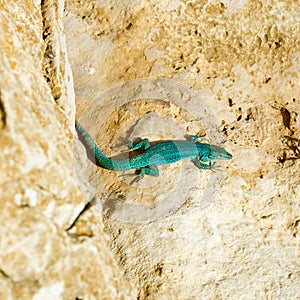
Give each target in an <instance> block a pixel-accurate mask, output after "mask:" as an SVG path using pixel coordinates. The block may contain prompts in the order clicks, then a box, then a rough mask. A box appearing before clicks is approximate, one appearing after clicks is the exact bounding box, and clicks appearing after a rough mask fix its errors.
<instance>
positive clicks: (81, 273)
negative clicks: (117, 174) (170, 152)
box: [0, 1, 134, 300]
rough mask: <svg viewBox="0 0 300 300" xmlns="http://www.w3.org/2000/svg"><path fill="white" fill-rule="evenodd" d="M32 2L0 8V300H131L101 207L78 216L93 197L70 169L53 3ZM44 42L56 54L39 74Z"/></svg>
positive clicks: (68, 96)
mask: <svg viewBox="0 0 300 300" xmlns="http://www.w3.org/2000/svg"><path fill="white" fill-rule="evenodd" d="M38 2H39V1H6V2H5V3H4V2H3V1H1V3H0V9H1V14H0V31H1V36H0V49H1V51H0V74H1V76H0V151H1V155H0V169H1V172H0V174H1V175H0V191H1V202H0V228H1V230H0V286H1V290H0V299H36V300H37V299H104V298H106V299H126V298H127V299H132V298H133V297H134V293H133V292H132V291H131V288H130V286H129V284H128V283H127V282H126V281H125V280H124V278H123V276H122V272H121V271H120V270H119V268H118V267H117V265H116V264H115V262H114V260H113V258H112V255H111V254H110V250H109V249H108V247H107V238H106V237H105V235H104V233H103V225H102V221H101V211H100V210H98V209H97V208H96V207H92V208H89V209H86V210H85V211H83V210H84V208H85V206H86V202H87V199H88V198H89V197H90V196H91V195H92V194H93V192H92V191H91V190H90V188H88V185H86V191H85V194H86V196H87V199H86V198H85V197H84V193H83V190H82V189H80V184H79V182H78V179H77V178H78V177H77V175H76V173H75V171H74V160H75V159H76V160H77V161H78V162H80V159H77V158H76V155H77V154H78V153H80V151H79V150H78V151H77V152H76V151H74V149H75V150H76V149H79V147H78V143H77V142H76V141H77V136H75V135H74V133H73V132H74V129H73V125H72V129H70V128H71V127H70V124H71V123H72V124H73V123H74V117H73V118H72V114H73V116H74V114H75V111H74V97H73V98H72V93H73V87H72V78H71V77H69V78H68V76H67V75H66V74H68V71H66V70H68V69H70V67H69V65H68V62H67V59H66V53H65V52H64V51H63V49H64V47H65V44H63V40H64V36H63V33H62V31H61V30H59V26H58V27H56V25H57V24H59V23H61V19H59V18H60V15H59V13H56V14H55V13H53V11H51V10H53V9H54V10H55V9H57V6H59V7H61V6H63V1H60V2H59V3H58V2H57V1H55V3H54V1H53V3H51V1H43V3H42V4H41V3H38ZM47 5H48V6H47ZM56 5H57V6H56ZM47 9H49V10H48V11H47ZM57 12H58V11H57ZM44 15H47V16H49V15H51V16H52V19H51V18H50V19H47V22H45V20H44V19H43V16H44ZM46 23H47V26H49V27H50V29H49V28H48V30H47V35H48V37H49V36H50V35H51V34H53V35H54V38H51V39H43V37H44V38H45V35H44V36H43V34H44V33H45V31H44V30H45V27H44V26H43V25H45V24H46ZM55 30H56V31H55ZM54 31H55V32H54ZM57 36H60V38H59V39H57ZM54 41H56V42H57V43H56V42H54ZM51 43H52V44H51ZM50 44H51V45H50ZM50 46H51V47H52V49H53V52H52V54H53V53H54V54H55V55H57V53H59V54H60V55H61V56H60V58H58V57H55V55H54V56H51V59H52V60H54V61H55V64H54V65H55V67H56V69H55V70H54V71H53V66H54V65H52V69H51V68H48V71H49V72H47V76H45V74H46V73H45V69H44V67H45V66H46V65H47V64H48V63H49V61H46V60H45V51H46V49H48V48H49V47H50ZM48 66H49V65H48ZM50 69H51V70H50ZM52 71H53V72H52ZM53 74H55V76H56V77H55V76H54V75H53ZM50 81H51V84H49V82H50ZM55 87H57V88H60V87H62V89H61V92H60V93H59V97H56V96H57V95H58V94H56V92H57V91H58V90H55ZM55 100H57V102H55ZM68 102H69V103H68ZM72 107H73V108H72ZM70 111H72V113H70ZM67 117H68V118H67ZM67 124H68V125H67ZM79 164H80V163H79ZM77 165H78V164H77ZM82 186H83V185H82ZM79 215H80V220H78V216H79Z"/></svg>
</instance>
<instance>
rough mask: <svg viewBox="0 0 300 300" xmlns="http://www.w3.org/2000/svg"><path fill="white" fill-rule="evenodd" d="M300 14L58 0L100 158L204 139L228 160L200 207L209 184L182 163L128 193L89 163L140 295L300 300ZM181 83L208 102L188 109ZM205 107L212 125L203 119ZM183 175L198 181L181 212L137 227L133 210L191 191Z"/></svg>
mask: <svg viewBox="0 0 300 300" xmlns="http://www.w3.org/2000/svg"><path fill="white" fill-rule="evenodd" d="M299 12H300V8H299V3H298V2H297V1H280V2H278V1H272V0H268V1H251V0H250V1H158V0H148V1H147V0H137V1H122V3H118V4H117V3H116V2H115V1H109V0H107V1H92V0H91V1H74V0H69V1H66V7H65V17H64V26H65V30H66V39H67V45H68V46H67V47H68V53H69V57H70V63H71V66H72V70H73V76H74V83H75V86H74V88H75V94H76V107H77V116H78V118H79V119H80V118H82V122H83V123H85V125H86V126H87V127H88V129H89V131H90V133H91V135H92V136H93V137H94V138H95V141H96V142H97V144H98V145H99V147H100V149H101V150H103V152H105V153H106V154H108V155H109V154H115V153H117V152H118V150H116V149H115V148H114V147H115V146H116V145H118V144H122V143H123V144H124V143H126V140H127V139H131V138H134V137H136V136H140V137H148V138H150V139H157V138H158V139H166V138H184V133H187V134H199V133H200V134H206V136H205V138H207V139H208V141H209V142H211V143H216V142H217V143H223V144H222V145H223V146H224V147H225V148H226V149H228V150H229V152H231V153H232V154H233V160H231V161H229V162H227V163H226V164H222V165H221V166H223V167H222V168H221V173H219V174H221V175H220V181H219V182H218V185H217V190H216V191H215V195H214V197H207V198H206V199H203V198H205V197H204V196H205V195H206V196H207V195H211V194H205V193H204V196H203V194H201V192H202V191H203V190H205V185H206V180H207V178H210V177H208V176H209V175H205V173H204V172H201V174H199V171H198V175H197V172H196V173H192V172H193V167H194V166H193V165H191V164H189V163H188V162H187V163H179V164H176V165H172V166H166V167H162V168H160V171H161V174H163V177H162V178H158V179H157V181H155V179H153V178H145V179H144V180H145V181H142V182H139V183H138V184H136V185H133V186H130V185H129V184H128V182H129V180H127V178H126V177H120V175H124V174H112V173H111V171H106V170H102V169H93V166H89V168H90V170H91V172H90V176H91V177H90V180H91V183H92V184H94V186H96V189H97V188H98V194H99V195H101V196H102V200H103V203H104V208H105V205H106V204H107V201H110V199H111V198H110V197H112V200H113V201H112V202H111V203H112V204H111V206H110V207H108V211H105V210H104V213H107V215H106V218H105V230H106V232H107V233H108V234H109V235H110V237H111V248H112V251H113V252H114V254H115V257H116V259H117V260H118V262H119V264H120V265H121V266H122V268H124V270H125V274H126V277H127V278H128V280H129V281H130V282H132V283H134V285H135V286H137V287H138V289H139V298H140V299H170V298H172V299H176V298H178V299H216V298H220V299H227V298H228V299H240V298H246V299H254V298H270V299H283V298H286V299H297V298H299V297H300V294H299V289H298V282H299V279H300V278H299V264H300V260H299V251H300V235H299V224H300V223H299V221H300V201H299V199H300V198H299V192H300V190H299V182H300V178H299V176H300V173H299V158H300V156H299V147H300V145H299V139H300V120H299V113H300V107H299V103H300V86H299V76H300V60H299V59H300V52H299V49H300V28H299V25H298V24H299V21H300V13H299ZM159 77H160V78H161V77H163V78H164V79H169V80H172V82H173V81H174V80H175V81H177V82H178V87H177V88H176V87H174V85H173V84H170V86H172V89H169V90H168V89H167V88H165V86H164V88H162V83H161V81H159V80H158V81H156V82H154V83H153V78H159ZM139 79H142V80H143V83H141V81H139ZM147 79H148V80H149V81H151V84H153V87H152V88H149V89H148V90H147V93H145V92H144V91H143V89H147V84H146V83H145V82H147ZM135 80H137V81H135ZM135 82H137V84H135ZM181 85H185V86H186V87H189V88H192V89H194V90H195V91H196V92H197V93H199V95H201V97H202V99H203V100H204V102H203V101H199V102H198V105H194V104H195V103H193V106H192V105H191V98H190V97H189V96H187V93H185V92H183V89H182V87H181ZM130 88H131V89H130ZM176 92H177V94H175V93H176ZM125 96H127V97H128V102H127V104H126V105H124V101H125V100H126V99H125ZM175 98H176V99H179V100H180V101H181V103H182V104H183V105H182V106H181V107H180V108H178V106H177V105H174V99H175ZM118 99H122V101H123V102H122V101H121V100H120V101H119V102H118ZM124 99H125V100H124ZM131 100H134V102H131ZM162 101H164V104H162ZM192 102H193V101H192ZM111 103H113V105H114V107H112V109H111V110H109V109H108V108H109V107H110V105H111ZM203 103H205V105H206V106H205V108H203V105H202V104H203ZM188 107H193V109H192V110H191V109H187V108H188ZM207 107H208V108H209V109H210V110H211V111H213V114H214V116H215V118H214V122H211V123H210V122H207V121H206V120H205V119H203V118H202V119H201V118H197V112H200V111H202V110H203V109H207ZM93 108H94V109H95V110H94V111H93ZM87 111H88V112H89V114H86V112H87ZM195 114H196V116H195ZM170 120H172V122H171V121H170ZM207 125H211V126H207ZM215 137H218V139H217V140H216V139H215ZM120 138H123V139H124V140H123V141H122V140H121V141H120ZM121 151H122V149H121V150H120V152H121ZM182 170H184V171H186V172H187V173H188V174H189V175H190V177H188V178H190V181H192V182H193V183H194V184H195V186H194V188H191V189H189V190H188V191H187V192H186V193H184V194H185V196H184V197H185V198H184V199H183V200H184V204H183V205H182V206H181V207H180V208H179V209H178V210H176V211H172V214H169V215H168V216H165V217H164V218H161V219H157V220H155V221H153V222H152V223H149V222H148V223H147V222H144V223H142V222H139V223H135V222H134V219H132V215H134V214H136V216H137V217H139V220H140V219H141V218H140V215H138V212H140V210H138V209H136V207H137V206H136V205H137V204H141V205H142V204H143V205H144V207H147V209H155V205H156V200H157V198H159V196H157V194H159V192H160V189H159V187H160V185H161V184H162V183H163V187H162V188H161V189H162V193H161V194H162V195H164V194H165V191H167V190H168V189H169V190H171V189H172V188H173V187H174V182H177V186H176V188H178V187H179V190H182V189H183V188H184V187H185V184H184V183H183V182H184V180H183V178H182V177H181V176H182V174H184V173H183V171H182ZM132 173H133V172H132ZM126 174H127V175H128V174H130V172H127V173H126ZM126 174H125V175H126ZM178 178H179V179H178ZM217 179H218V178H217ZM213 186H214V185H212V187H213ZM181 187H182V189H180V188H181ZM149 195H150V196H151V195H152V196H154V199H150V198H151V197H150V198H149ZM201 195H202V196H201ZM143 196H144V197H143ZM182 197H183V196H182V193H178V195H177V197H176V196H175V197H174V201H175V202H176V201H177V200H178V199H179V198H180V199H179V200H182ZM149 199H150V200H149ZM160 200H161V199H160ZM163 200H164V199H162V201H163ZM203 200H205V201H206V202H205V203H206V204H205V205H203ZM126 205H127V206H126ZM145 205H147V206H145ZM140 207H141V206H139V208H140ZM130 208H131V211H130ZM126 209H127V210H126ZM112 212H113V213H112ZM126 214H127V215H126ZM126 216H127V222H126ZM129 220H130V222H129ZM136 221H137V220H136Z"/></svg>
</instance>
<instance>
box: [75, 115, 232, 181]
mask: <svg viewBox="0 0 300 300" xmlns="http://www.w3.org/2000/svg"><path fill="white" fill-rule="evenodd" d="M75 128H76V130H77V133H78V136H79V139H80V140H81V141H82V142H83V144H84V145H85V147H86V150H87V151H88V152H89V153H90V154H91V155H92V156H93V158H94V161H95V164H96V165H97V166H100V167H102V168H105V169H109V170H115V171H124V170H139V177H138V178H139V179H141V178H143V177H144V175H149V176H155V177H158V176H159V170H158V167H157V166H159V165H166V164H171V163H174V162H177V161H180V160H187V159H188V160H192V161H193V162H194V164H195V165H196V167H198V168H199V169H210V170H213V169H214V168H213V166H211V165H210V164H207V163H210V162H213V161H215V160H219V159H220V160H221V159H222V160H224V159H231V158H232V155H231V154H230V153H229V152H227V151H226V150H225V149H223V148H221V147H218V146H215V145H210V144H206V143H199V142H198V140H199V137H197V136H191V139H192V141H185V140H164V141H159V142H158V143H156V144H154V145H151V144H150V142H149V140H148V139H142V140H141V141H139V142H138V143H130V144H129V147H130V149H131V150H132V151H135V150H140V153H138V154H136V155H131V153H128V156H127V158H123V159H116V158H112V157H107V156H106V155H104V154H103V153H102V152H101V150H100V149H99V148H98V146H97V145H96V143H95V142H94V140H93V139H92V137H91V136H90V135H89V133H88V132H87V131H86V130H85V129H84V128H83V127H82V125H81V124H80V123H79V122H78V121H77V120H75ZM132 151H131V152H132Z"/></svg>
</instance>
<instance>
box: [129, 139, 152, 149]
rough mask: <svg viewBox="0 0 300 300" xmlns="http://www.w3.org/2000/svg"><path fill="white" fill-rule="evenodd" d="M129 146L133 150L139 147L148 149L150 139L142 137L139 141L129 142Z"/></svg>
mask: <svg viewBox="0 0 300 300" xmlns="http://www.w3.org/2000/svg"><path fill="white" fill-rule="evenodd" d="M128 147H129V149H131V150H138V149H141V150H146V149H148V148H150V142H149V140H148V139H142V140H141V141H139V142H137V143H133V142H130V143H129V144H128Z"/></svg>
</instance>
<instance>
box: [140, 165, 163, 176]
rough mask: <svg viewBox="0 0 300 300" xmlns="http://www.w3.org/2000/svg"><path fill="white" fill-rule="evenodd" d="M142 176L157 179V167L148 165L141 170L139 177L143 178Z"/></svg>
mask: <svg viewBox="0 0 300 300" xmlns="http://www.w3.org/2000/svg"><path fill="white" fill-rule="evenodd" d="M144 175H149V176H154V177H158V176H159V171H158V168H157V166H156V165H149V166H147V167H143V168H141V171H140V176H142V177H144Z"/></svg>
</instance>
